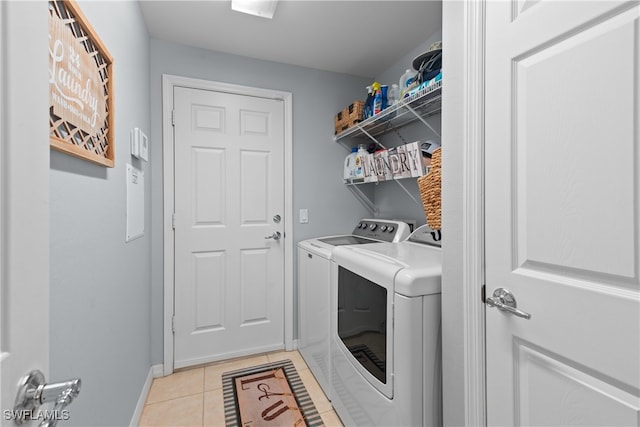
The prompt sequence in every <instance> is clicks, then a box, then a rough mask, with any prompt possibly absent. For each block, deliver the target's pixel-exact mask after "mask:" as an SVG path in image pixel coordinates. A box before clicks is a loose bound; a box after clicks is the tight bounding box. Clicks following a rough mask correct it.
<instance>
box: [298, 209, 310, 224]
mask: <svg viewBox="0 0 640 427" xmlns="http://www.w3.org/2000/svg"><path fill="white" fill-rule="evenodd" d="M308 222H309V211H308V210H307V209H300V224H307V223H308Z"/></svg>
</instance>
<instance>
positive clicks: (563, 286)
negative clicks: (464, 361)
mask: <svg viewBox="0 0 640 427" xmlns="http://www.w3.org/2000/svg"><path fill="white" fill-rule="evenodd" d="M486 16H487V25H486V28H487V43H486V47H487V57H486V67H487V77H486V79H487V81H486V83H487V84H486V98H487V102H486V105H487V108H486V152H485V154H486V158H485V166H486V181H485V183H486V275H487V297H491V296H492V293H493V291H494V289H496V288H499V287H503V288H507V289H509V290H510V291H512V292H513V294H514V296H515V298H516V304H517V308H518V309H521V310H523V311H525V312H528V313H530V314H531V316H532V317H531V319H530V320H526V319H522V318H519V317H516V316H514V315H513V314H510V313H507V312H505V311H501V310H499V309H497V308H495V307H493V308H489V307H488V308H487V313H486V327H487V338H486V340H487V413H488V423H489V425H554V426H557V425H609V426H613V425H625V426H629V425H634V426H635V425H639V423H640V367H639V364H638V360H640V274H639V271H640V268H639V264H640V250H639V243H638V242H639V235H640V232H639V228H640V215H639V212H640V178H639V177H640V160H639V153H640V150H639V148H638V145H639V143H640V138H639V136H638V135H639V123H638V121H639V119H638V117H640V110H639V102H638V100H639V99H640V95H639V94H640V85H639V83H638V76H639V72H640V62H639V61H640V49H639V44H640V42H639V40H640V39H639V37H638V35H639V34H640V32H639V30H638V29H639V19H640V18H639V16H640V8H639V6H638V2H545V1H539V2H512V3H508V2H488V3H487V14H486ZM541 22H544V23H545V25H543V26H541V25H540V23H541Z"/></svg>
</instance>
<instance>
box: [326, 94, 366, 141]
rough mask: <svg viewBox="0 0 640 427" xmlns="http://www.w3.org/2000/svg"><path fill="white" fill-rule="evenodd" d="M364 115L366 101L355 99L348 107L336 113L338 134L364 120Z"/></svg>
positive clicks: (335, 120)
mask: <svg viewBox="0 0 640 427" xmlns="http://www.w3.org/2000/svg"><path fill="white" fill-rule="evenodd" d="M363 117H364V101H353V103H352V104H350V105H349V106H348V107H346V108H345V109H344V110H342V111H340V112H339V113H338V114H336V116H335V118H334V120H333V121H334V125H335V129H336V135H337V134H339V133H340V132H342V131H344V130H347V129H349V128H350V127H352V126H353V125H355V124H356V123H359V122H361V121H362V119H363Z"/></svg>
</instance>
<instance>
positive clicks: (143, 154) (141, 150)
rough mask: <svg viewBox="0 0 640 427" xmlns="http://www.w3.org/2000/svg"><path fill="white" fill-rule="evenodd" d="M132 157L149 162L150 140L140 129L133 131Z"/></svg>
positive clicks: (131, 136)
mask: <svg viewBox="0 0 640 427" xmlns="http://www.w3.org/2000/svg"><path fill="white" fill-rule="evenodd" d="M130 140H131V155H132V156H133V157H135V158H136V159H142V160H144V161H145V162H147V161H149V138H148V137H147V135H146V134H145V133H144V132H142V130H140V128H133V129H131V134H130Z"/></svg>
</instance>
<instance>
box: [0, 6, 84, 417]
mask: <svg viewBox="0 0 640 427" xmlns="http://www.w3.org/2000/svg"><path fill="white" fill-rule="evenodd" d="M47 19H48V13H47V3H46V2H0V28H2V31H0V140H1V141H2V142H1V143H0V352H1V353H0V380H1V382H2V387H1V388H0V396H1V399H0V400H1V402H2V414H0V417H1V418H0V420H2V421H1V423H2V425H14V419H15V417H16V416H17V414H16V413H13V412H12V410H13V408H14V402H15V399H16V393H17V392H18V383H19V382H20V380H21V379H22V378H23V377H25V376H26V375H27V374H28V373H29V372H30V371H32V370H36V369H37V370H40V371H42V372H43V373H44V374H45V375H46V374H48V370H49V206H48V197H49V146H48V141H49V130H48V118H47V116H48V107H47V105H48V96H47V94H48V91H47V89H48V77H47V70H48V65H47V61H48V55H47V45H48V43H47V29H48V21H47ZM46 380H49V378H46ZM42 409H44V408H42ZM47 409H50V408H47ZM71 410H72V409H71ZM38 414H39V413H38V412H34V413H33V415H34V417H37V416H38ZM39 421H42V419H40V420H39Z"/></svg>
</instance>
